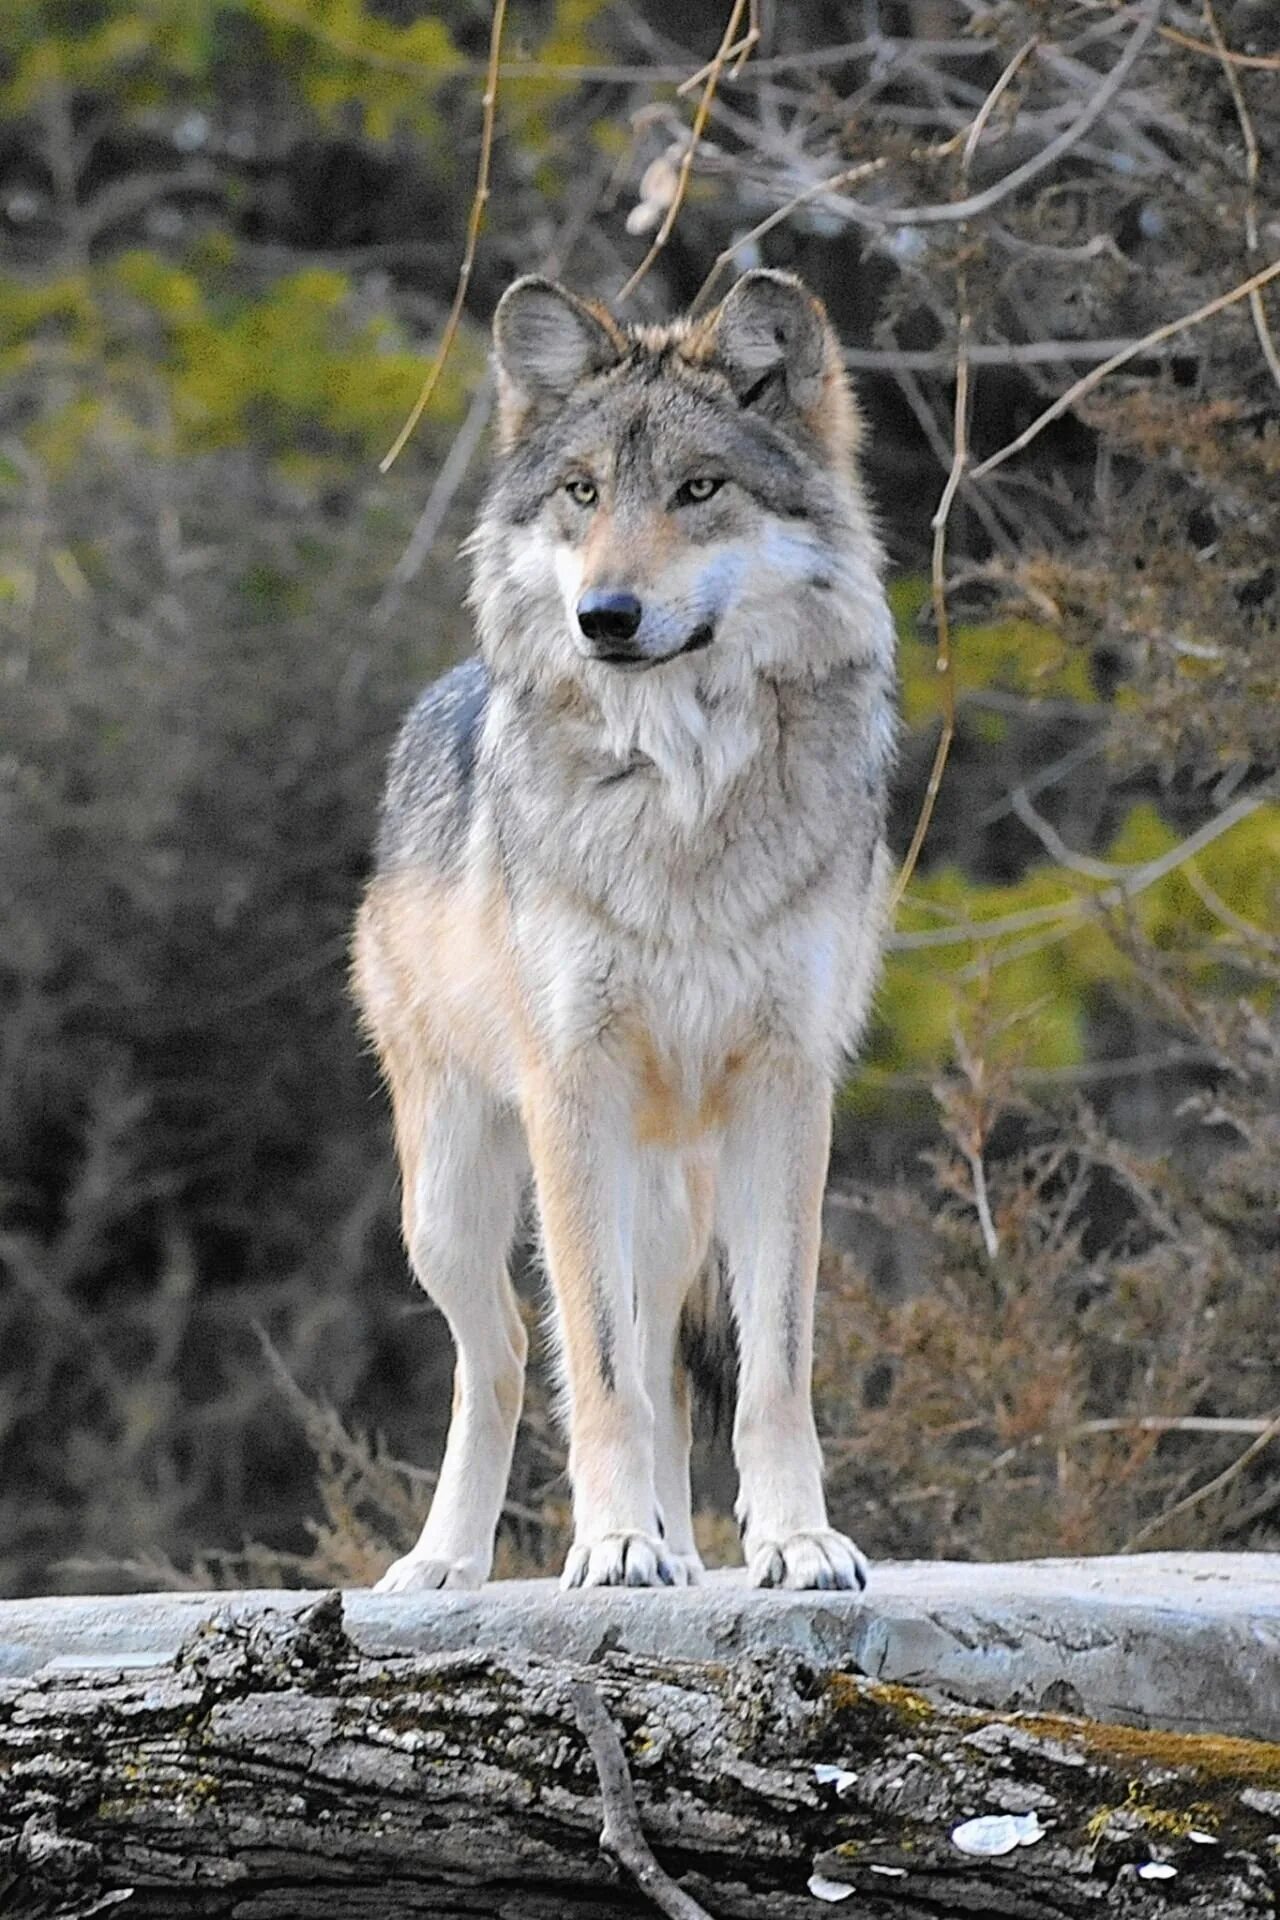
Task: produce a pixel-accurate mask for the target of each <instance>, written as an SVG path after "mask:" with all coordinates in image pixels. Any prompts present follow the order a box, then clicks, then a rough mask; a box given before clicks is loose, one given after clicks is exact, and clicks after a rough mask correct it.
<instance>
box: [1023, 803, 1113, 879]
mask: <svg viewBox="0 0 1280 1920" xmlns="http://www.w3.org/2000/svg"><path fill="white" fill-rule="evenodd" d="M1009 806H1010V808H1011V810H1012V811H1013V812H1014V813H1016V814H1017V816H1018V818H1019V820H1021V822H1022V824H1023V826H1024V827H1027V828H1029V829H1030V831H1031V832H1032V833H1034V835H1035V836H1036V839H1037V840H1038V841H1039V842H1040V845H1041V846H1042V847H1043V848H1044V850H1045V852H1046V853H1047V854H1050V855H1052V857H1053V859H1055V860H1056V861H1057V863H1058V865H1059V866H1060V867H1069V868H1070V869H1071V871H1072V873H1083V874H1084V875H1085V876H1086V877H1087V878H1088V879H1090V880H1114V879H1115V878H1116V876H1117V875H1118V874H1123V873H1124V871H1125V869H1124V868H1123V867H1121V866H1117V865H1116V863H1115V861H1114V860H1095V859H1094V858H1093V856H1092V855H1091V854H1087V853H1077V852H1076V851H1075V849H1074V847H1069V846H1068V845H1067V843H1066V841H1065V840H1064V839H1063V838H1062V835H1061V834H1060V833H1059V832H1058V831H1057V829H1056V828H1055V827H1054V826H1052V825H1051V824H1050V822H1049V821H1048V820H1046V819H1045V817H1044V815H1043V814H1042V813H1037V811H1036V809H1035V808H1034V807H1033V806H1032V804H1031V796H1030V794H1028V792H1027V790H1026V788H1025V787H1015V788H1014V790H1013V792H1012V793H1011V794H1010V795H1009Z"/></svg>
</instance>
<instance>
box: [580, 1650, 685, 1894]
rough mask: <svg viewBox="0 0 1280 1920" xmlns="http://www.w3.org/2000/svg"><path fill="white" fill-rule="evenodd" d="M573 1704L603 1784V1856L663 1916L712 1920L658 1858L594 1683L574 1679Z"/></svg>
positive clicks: (620, 1748) (601, 1846) (621, 1753)
mask: <svg viewBox="0 0 1280 1920" xmlns="http://www.w3.org/2000/svg"><path fill="white" fill-rule="evenodd" d="M569 1704H570V1705H571V1706H572V1708H573V1717H574V1719H575V1720H576V1721H577V1723H578V1726H579V1728H580V1729H581V1732H582V1735H583V1738H584V1739H585V1740H586V1743H587V1745H588V1746H589V1747H590V1749H591V1758H592V1759H593V1760H594V1762H595V1768H596V1774H597V1777H598V1778H599V1781H600V1800H601V1803H602V1805H603V1808H604V1827H603V1830H602V1832H601V1834H600V1851H601V1852H602V1853H607V1854H610V1855H611V1856H612V1858H613V1859H615V1860H616V1861H617V1862H618V1864H619V1866H622V1867H625V1868H626V1870H627V1872H628V1873H629V1874H630V1875H631V1877H632V1879H633V1880H634V1881H635V1883H636V1885H637V1886H638V1887H639V1889H640V1891H641V1892H642V1893H644V1894H647V1895H648V1897H649V1899H650V1900H652V1902H653V1904H654V1906H655V1907H657V1908H658V1910H659V1912H661V1913H665V1914H669V1915H670V1916H671V1920H711V1916H710V1914H708V1912H707V1910H706V1908H705V1907H702V1906H699V1904H698V1902H697V1901H696V1900H694V1899H693V1898H692V1897H691V1896H690V1895H689V1894H687V1893H686V1892H685V1891H684V1889H683V1888H682V1887H679V1886H677V1885H676V1883H675V1881H674V1880H673V1879H672V1878H671V1875H670V1874H669V1873H666V1872H664V1870H663V1869H662V1868H661V1867H660V1866H659V1865H658V1862H657V1861H656V1860H655V1859H654V1857H653V1852H652V1850H651V1848H650V1846H649V1843H648V1841H647V1840H646V1839H645V1837H644V1831H643V1829H642V1827H641V1825H640V1815H639V1813H638V1812H637V1810H636V1796H635V1789H634V1788H633V1787H632V1785H631V1775H630V1774H629V1773H628V1771H627V1758H626V1755H625V1754H624V1753H623V1751H622V1742H621V1740H620V1739H619V1738H618V1730H617V1728H616V1727H615V1726H614V1724H613V1721H612V1720H611V1719H610V1718H609V1715H608V1713H607V1712H606V1711H605V1708H604V1704H603V1702H602V1701H601V1699H600V1696H599V1694H598V1693H597V1692H596V1690H595V1688H594V1687H593V1686H592V1685H591V1684H590V1682H589V1681H586V1680H574V1681H571V1682H570V1685H569Z"/></svg>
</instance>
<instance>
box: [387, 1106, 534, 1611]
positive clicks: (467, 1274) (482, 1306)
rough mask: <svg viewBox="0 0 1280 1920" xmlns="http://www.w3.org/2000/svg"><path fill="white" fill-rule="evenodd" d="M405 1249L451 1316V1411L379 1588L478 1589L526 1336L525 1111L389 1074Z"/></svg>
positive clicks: (489, 1550)
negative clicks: (423, 1511)
mask: <svg viewBox="0 0 1280 1920" xmlns="http://www.w3.org/2000/svg"><path fill="white" fill-rule="evenodd" d="M390 1077H391V1084H392V1093H393V1097H394V1102H395V1118H396V1142H397V1146H398V1148H399V1153H400V1167H401V1175H402V1179H403V1182H404V1191H403V1221H404V1237H405V1244H406V1246H407V1247H408V1250H409V1258H410V1261H411V1262H412V1265H413V1269H414V1272H415V1274H416V1275H417V1278H418V1280H419V1281H420V1282H421V1284H422V1286H423V1287H424V1288H425V1289H426V1291H427V1292H428V1293H429V1294H430V1296H431V1298H432V1300H433V1301H434V1302H435V1304H436V1305H437V1306H438V1307H439V1309H440V1311H441V1312H442V1313H443V1315H444V1317H445V1319H446V1320H447V1322H448V1324H449V1331H450V1333H451V1334H452V1336H453V1343H454V1347H455V1350H456V1356H457V1357H456V1362H455V1368H454V1381H453V1414H452V1418H451V1420H450V1423H449V1437H448V1441H447V1443H446V1445H445V1452H444V1460H443V1461H442V1463H441V1467H440V1477H439V1479H438V1481H437V1483H436V1490H435V1497H434V1499H433V1500H432V1502H431V1511H430V1513H429V1515H428V1517H427V1523H426V1525H425V1526H424V1527H423V1529H422V1534H421V1537H420V1538H419V1540H418V1542H417V1544H416V1546H414V1547H412V1548H411V1549H410V1550H409V1552H408V1553H406V1554H405V1555H404V1557H403V1558H402V1559H400V1560H397V1561H395V1562H394V1564H393V1565H392V1566H390V1567H389V1568H388V1569H387V1571H386V1573H384V1574H383V1576H382V1578H381V1580H379V1582H378V1591H379V1592H380V1593H403V1592H405V1591H407V1590H410V1589H414V1588H423V1587H478V1586H480V1585H482V1584H483V1582H484V1581H485V1580H487V1579H488V1577H489V1572H490V1569H491V1567H492V1565H493V1536H494V1531H495V1529H496V1527H497V1524H498V1516H499V1513H500V1512H501V1509H502V1501H503V1498H504V1496H505V1494H506V1489H507V1479H508V1476H509V1474H510V1471H511V1454H512V1450H513V1448H514V1445H515V1436H516V1426H517V1424H518V1422H519V1418H520V1406H521V1401H522V1399H523V1395H524V1367H525V1357H526V1351H527V1346H528V1340H527V1336H526V1334H525V1330H524V1324H523V1322H522V1321H521V1318H520V1313H519V1308H518V1306H517V1304H516V1297H515V1293H514V1290H513V1288H512V1286H511V1282H510V1279H509V1278H508V1275H507V1255H508V1251H509V1249H510V1244H511V1237H512V1233H513V1230H514V1227H515V1221H516V1213H517V1209H518V1207H519V1202H520V1190H521V1185H522V1182H523V1179H524V1174H525V1170H526V1165H527V1161H526V1155H525V1150H524V1142H523V1136H522V1134H521V1130H520V1125H519V1121H518V1120H517V1119H516V1117H515V1116H514V1115H512V1114H509V1113H504V1112H503V1111H502V1110H501V1109H500V1108H498V1107H497V1106H496V1105H495V1104H494V1103H493V1101H492V1100H491V1099H490V1098H489V1097H488V1096H487V1095H486V1094H485V1093H484V1091H483V1090H482V1089H480V1088H479V1087H478V1086H477V1085H476V1084H475V1083H474V1081H471V1080H470V1079H468V1078H467V1077H465V1076H463V1075H455V1074H452V1073H437V1074H431V1075H426V1074H423V1073H422V1071H421V1069H417V1068H415V1071H414V1072H413V1073H412V1074H411V1075H408V1076H398V1075H396V1074H395V1073H394V1072H392V1074H391V1076H390Z"/></svg>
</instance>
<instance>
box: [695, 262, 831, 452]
mask: <svg viewBox="0 0 1280 1920" xmlns="http://www.w3.org/2000/svg"><path fill="white" fill-rule="evenodd" d="M697 346H698V357H699V358H700V359H703V360H705V361H706V362H707V363H708V364H709V365H711V366H714V367H716V368H718V369H719V371H720V372H721V373H723V374H724V376H725V378H726V379H727V380H728V382H729V385H730V386H731V387H732V388H733V390H734V392H735V393H736V394H737V396H738V399H739V400H740V401H741V402H742V404H743V406H744V407H753V408H756V409H757V410H758V411H759V412H761V413H763V414H765V415H766V416H768V417H769V418H772V419H777V420H778V421H779V423H780V424H781V423H782V421H783V419H784V417H785V415H786V414H787V413H788V412H791V413H799V414H801V415H802V416H810V415H812V414H813V413H814V411H815V409H817V408H818V406H819V403H820V402H821V401H822V400H823V399H824V397H825V396H826V394H827V392H828V389H829V385H830V382H831V379H832V377H833V376H834V377H835V379H836V381H838V383H839V384H840V386H843V379H842V376H841V373H840V362H839V350H838V348H837V347H836V344H835V338H834V335H833V334H832V332H831V328H830V325H829V323H828V321H827V316H826V312H825V310H824V308H823V306H822V303H821V301H819V300H817V299H816V298H815V297H814V295H813V294H811V293H810V292H809V290H808V288H807V287H806V286H804V285H803V284H802V283H801V282H800V281H799V280H797V279H796V278H795V276H794V274H790V273H775V272H773V271H771V270H769V269H767V268H763V267H762V268H759V269H758V270H756V271H754V272H752V273H744V274H743V276H742V278H741V280H739V281H738V283H737V284H736V286H734V287H731V288H730V290H729V292H728V293H727V294H726V295H725V298H724V299H723V301H722V302H721V303H720V305H719V307H718V308H717V309H716V311H715V312H714V313H713V314H711V315H710V316H709V317H708V319H707V320H706V321H705V322H704V324H703V328H702V329H701V330H700V332H699V334H698V336H697Z"/></svg>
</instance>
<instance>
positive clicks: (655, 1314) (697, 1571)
mask: <svg viewBox="0 0 1280 1920" xmlns="http://www.w3.org/2000/svg"><path fill="white" fill-rule="evenodd" d="M712 1207H713V1189H712V1173H711V1169H710V1168H709V1167H707V1166H705V1165H702V1164H700V1163H697V1162H693V1161H691V1162H689V1163H688V1164H687V1165H684V1166H681V1165H679V1164H676V1163H671V1164H668V1165H666V1166H660V1167H658V1168H655V1169H654V1170H653V1171H652V1172H651V1173H650V1175H649V1177H648V1178H647V1179H646V1181H645V1182H644V1184H643V1190H642V1194H641V1199H640V1205H639V1207H638V1209H637V1218H636V1236H635V1292H636V1327H637V1332H638V1335H639V1340H640V1369H641V1373H642V1375H643V1378H644V1384H645V1391H646V1393H647V1394H648V1396H649V1401H650V1404H651V1405H652V1407H653V1461H654V1486H655V1490H656V1492H657V1496H658V1510H659V1514H660V1516H661V1519H662V1528H663V1544H664V1546H665V1547H666V1551H667V1557H668V1559H669V1560H670V1562H671V1566H672V1570H673V1572H674V1574H675V1577H676V1581H677V1584H680V1585H693V1584H695V1583H696V1582H697V1581H698V1580H699V1579H700V1578H701V1576H702V1571H703V1568H702V1560H701V1558H700V1556H699V1554H698V1549H697V1547H696V1545H695V1544H694V1538H693V1508H692V1502H691V1498H690V1488H689V1452H690V1445H691V1441H692V1421H691V1415H690V1407H689V1380H688V1375H687V1374H686V1372H685V1369H684V1365H683V1363H682V1361H681V1358H680V1352H679V1347H680V1322H681V1316H682V1314H683V1312H684V1307H685V1302H686V1301H687V1300H688V1298H689V1293H690V1290H691V1288H692V1286H693V1284H694V1282H695V1280H696V1279H697V1277H698V1274H699V1272H700V1271H701V1267H702V1263H703V1261H704V1260H705V1258H706V1256H707V1249H708V1246H709V1244H710V1239H711V1219H712Z"/></svg>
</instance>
